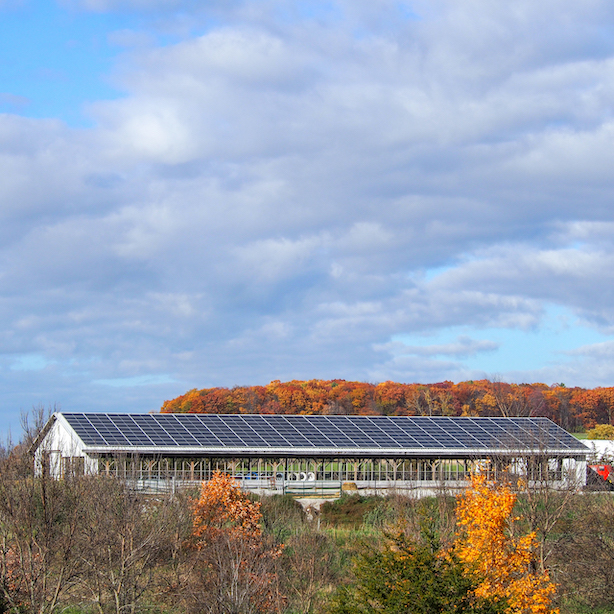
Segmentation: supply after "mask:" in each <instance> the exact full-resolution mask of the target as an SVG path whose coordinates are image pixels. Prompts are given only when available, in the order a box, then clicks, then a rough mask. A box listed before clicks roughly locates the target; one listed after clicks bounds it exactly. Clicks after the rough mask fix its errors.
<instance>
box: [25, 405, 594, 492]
mask: <svg viewBox="0 0 614 614" xmlns="http://www.w3.org/2000/svg"><path fill="white" fill-rule="evenodd" d="M33 452H34V458H35V467H36V471H37V472H39V473H40V472H43V471H48V472H49V473H50V474H51V475H52V476H54V477H57V478H61V477H62V476H65V475H67V474H68V473H71V474H99V475H108V476H115V477H118V478H121V479H124V480H127V481H129V482H130V484H131V485H133V487H134V488H136V489H140V490H145V491H163V490H169V489H176V488H180V487H185V486H190V485H194V484H196V483H200V482H202V481H206V480H208V479H210V477H211V475H212V473H213V472H215V471H216V470H220V471H223V472H225V473H229V474H230V475H232V476H234V477H235V478H236V479H237V480H239V481H240V483H241V485H242V487H243V488H245V489H250V490H254V491H257V492H260V493H290V494H296V495H303V496H307V495H312V496H336V495H338V494H339V493H340V492H342V491H343V490H357V491H359V492H365V493H367V492H368V493H372V492H387V491H391V490H395V491H408V490H412V491H429V490H432V489H441V488H449V489H451V490H454V489H456V488H461V487H464V486H465V485H466V484H467V480H468V478H469V475H470V473H471V472H472V471H475V470H476V469H477V468H478V467H479V468H480V470H482V471H487V472H488V473H489V474H490V475H491V477H493V478H496V477H498V475H499V474H500V473H502V472H505V473H507V474H510V473H511V474H513V475H518V476H523V477H524V478H525V479H527V480H529V481H544V480H545V481H548V482H549V483H551V484H553V485H555V486H557V485H559V486H561V487H568V486H569V485H570V484H571V485H577V486H582V485H583V484H584V483H585V480H586V459H587V454H588V453H589V450H588V448H587V447H586V446H584V445H583V444H582V443H581V442H580V441H579V440H577V439H576V438H575V437H573V436H572V435H570V434H569V433H567V432H566V431H565V430H563V429H562V428H560V427H559V426H557V425H556V424H554V423H553V422H551V421H550V420H548V419H546V418H501V417H492V418H472V417H446V416H432V417H429V416H348V415H317V416H316V415H314V416H304V415H256V414H226V415H218V414H111V413H107V414H102V413H64V412H62V413H55V414H53V416H52V417H51V418H50V420H49V421H48V423H47V424H46V426H45V428H44V429H43V431H42V432H41V434H40V435H39V437H38V438H37V440H36V441H35V443H34V445H33Z"/></svg>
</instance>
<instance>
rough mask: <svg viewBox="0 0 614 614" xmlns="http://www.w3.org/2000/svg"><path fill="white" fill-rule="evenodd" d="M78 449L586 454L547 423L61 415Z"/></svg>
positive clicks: (421, 418) (537, 420) (437, 418)
mask: <svg viewBox="0 0 614 614" xmlns="http://www.w3.org/2000/svg"><path fill="white" fill-rule="evenodd" d="M60 415H61V416H63V418H64V419H65V420H66V421H67V422H68V424H69V425H70V426H71V428H72V429H73V430H74V432H75V433H76V434H77V435H78V436H79V437H80V438H81V440H82V441H83V444H84V445H85V446H92V447H100V448H105V447H106V448H109V449H112V448H121V449H129V448H135V449H148V450H151V449H156V448H171V449H172V448H189V449H202V450H204V451H206V450H207V449H210V450H218V451H222V452H223V450H225V449H232V450H241V449H243V450H251V451H254V453H256V452H257V451H258V450H260V451H266V450H267V449H269V450H291V449H293V448H298V449H301V450H305V449H312V450H314V451H316V450H317V451H320V452H321V451H323V450H324V451H326V450H330V451H331V453H333V452H334V451H335V450H337V451H341V450H343V451H355V453H357V454H358V453H360V452H361V451H363V452H367V451H368V452H369V453H372V454H376V453H377V452H378V451H379V450H389V451H390V452H389V453H390V454H392V453H394V451H395V450H398V452H399V453H403V454H406V453H410V452H413V453H415V454H416V455H419V454H420V453H422V452H427V453H437V452H441V453H445V451H446V450H455V451H456V452H457V453H460V452H463V451H465V452H466V453H467V454H470V453H472V452H476V453H477V452H479V451H480V450H489V451H491V452H492V451H496V450H500V451H507V452H509V451H510V450H511V451H522V450H526V449H531V450H540V449H556V450H558V451H559V452H560V451H562V450H568V451H571V452H573V451H575V452H577V453H585V452H586V448H585V446H583V445H582V444H581V443H580V442H579V441H578V440H576V439H575V438H574V437H572V436H571V435H570V434H569V433H567V432H566V431H564V430H563V429H561V428H560V427H558V426H557V425H555V424H554V423H553V422H551V421H550V420H548V419H546V418H464V417H463V418H454V417H441V416H433V417H429V416H390V417H387V416H339V415H335V416H300V415H255V414H249V415H238V414H231V415H219V414H84V413H82V414H78V413H66V414H60Z"/></svg>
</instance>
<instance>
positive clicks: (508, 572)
mask: <svg viewBox="0 0 614 614" xmlns="http://www.w3.org/2000/svg"><path fill="white" fill-rule="evenodd" d="M515 503H516V495H515V494H514V493H513V492H512V490H511V489H510V488H509V486H507V485H500V484H499V485H497V484H489V483H487V481H486V478H485V476H484V475H481V474H476V475H474V476H473V477H472V482H471V487H470V488H469V489H467V490H466V491H465V492H464V493H463V494H462V495H461V496H460V497H459V498H458V502H457V510H456V513H457V522H458V538H457V543H456V548H455V551H456V553H457V555H458V557H459V559H460V560H461V561H462V562H463V563H465V564H466V565H468V566H470V568H471V569H472V573H473V574H475V577H476V578H480V581H479V585H478V587H477V589H476V595H478V596H482V597H486V596H490V597H495V598H499V599H507V600H508V602H509V608H508V612H509V613H510V614H512V613H513V614H548V613H551V612H553V609H552V607H551V603H552V600H553V597H554V595H555V591H556V587H555V585H554V584H553V583H552V582H551V581H550V577H549V575H548V572H547V571H546V570H543V571H537V570H536V565H535V549H536V546H537V542H536V536H535V533H529V534H527V535H523V536H521V537H514V534H513V528H514V522H515V521H516V520H518V518H517V517H514V515H513V510H514V504H515Z"/></svg>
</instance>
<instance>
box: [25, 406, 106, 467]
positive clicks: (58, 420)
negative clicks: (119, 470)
mask: <svg viewBox="0 0 614 614" xmlns="http://www.w3.org/2000/svg"><path fill="white" fill-rule="evenodd" d="M54 418H55V421H54V423H53V425H52V426H51V429H50V430H49V432H48V433H47V434H46V435H45V437H44V438H43V440H42V442H41V444H40V445H39V447H38V448H37V449H36V452H35V455H34V461H35V463H34V471H35V473H36V475H40V474H41V473H42V469H43V456H48V458H49V474H50V475H51V476H52V477H54V478H60V477H62V475H63V461H62V459H68V458H72V459H74V458H83V459H84V460H83V462H84V471H85V473H87V474H94V473H98V461H97V459H95V458H91V457H89V456H88V455H87V454H86V453H85V452H84V449H83V448H84V446H83V441H82V440H81V438H80V437H79V436H78V435H77V434H76V433H75V432H74V430H73V429H72V427H71V426H70V425H69V424H68V422H67V421H66V420H65V418H64V417H63V416H62V414H54Z"/></svg>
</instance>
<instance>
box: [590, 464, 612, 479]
mask: <svg viewBox="0 0 614 614" xmlns="http://www.w3.org/2000/svg"><path fill="white" fill-rule="evenodd" d="M589 467H590V468H591V469H592V470H593V471H594V472H595V473H598V474H599V475H600V476H601V477H602V478H603V479H604V480H606V482H612V478H614V469H612V465H589Z"/></svg>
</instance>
